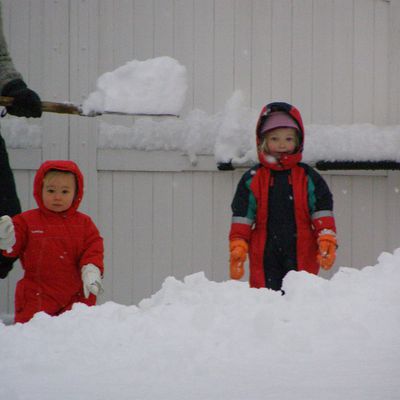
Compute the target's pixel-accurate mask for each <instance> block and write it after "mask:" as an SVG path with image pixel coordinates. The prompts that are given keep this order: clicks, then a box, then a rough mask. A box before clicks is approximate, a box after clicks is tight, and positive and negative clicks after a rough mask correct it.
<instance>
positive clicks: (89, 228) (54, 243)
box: [3, 161, 104, 322]
mask: <svg viewBox="0 0 400 400" xmlns="http://www.w3.org/2000/svg"><path fill="white" fill-rule="evenodd" d="M51 169H57V170H63V171H70V172H72V173H73V174H74V175H75V177H76V182H77V188H76V195H75V199H74V201H73V203H72V205H71V207H70V208H69V209H68V210H67V211H65V212H61V213H57V212H53V211H50V210H48V209H46V208H45V207H44V205H43V201H42V185H43V177H44V175H45V174H46V172H48V171H49V170H51ZM33 194H34V197H35V200H36V202H37V204H38V206H39V208H37V209H34V210H29V211H25V212H23V213H21V214H18V215H16V216H15V217H13V222H14V226H15V234H16V244H15V245H14V246H13V249H12V252H11V253H6V252H3V254H4V255H6V256H9V257H19V258H20V261H21V264H22V266H23V268H24V276H23V278H22V279H21V280H20V281H19V282H18V283H17V287H16V292H15V322H27V321H29V320H30V319H31V318H32V317H33V315H34V314H35V313H37V312H39V311H44V312H46V313H47V314H49V315H59V314H61V313H62V312H64V311H66V310H70V309H71V308H72V305H73V304H74V303H77V302H81V303H85V304H87V305H94V304H95V303H96V297H95V296H94V295H93V294H91V295H90V296H89V298H88V299H86V298H85V297H84V294H83V284H82V279H81V268H82V267H83V266H84V265H86V264H89V263H91V264H94V265H95V266H96V267H98V268H99V269H100V271H101V273H103V253H104V250H103V239H102V238H101V236H100V234H99V231H98V229H97V228H96V226H95V224H94V223H93V221H92V220H91V219H90V217H89V216H87V215H85V214H82V213H81V212H79V211H77V209H78V206H79V204H80V202H81V200H82V197H83V176H82V173H81V171H80V170H79V167H78V166H77V165H76V164H75V163H74V162H73V161H46V162H45V163H43V164H42V166H41V167H40V168H39V170H38V171H37V173H36V176H35V181H34V191H33Z"/></svg>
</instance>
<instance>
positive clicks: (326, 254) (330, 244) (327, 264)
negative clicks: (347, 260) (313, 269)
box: [317, 234, 337, 270]
mask: <svg viewBox="0 0 400 400" xmlns="http://www.w3.org/2000/svg"><path fill="white" fill-rule="evenodd" d="M318 247H319V254H318V256H317V260H318V263H319V265H320V266H321V267H322V268H323V269H325V270H329V269H331V268H332V265H333V263H334V262H335V259H336V248H337V241H336V236H335V235H334V234H323V235H321V236H320V237H319V238H318Z"/></svg>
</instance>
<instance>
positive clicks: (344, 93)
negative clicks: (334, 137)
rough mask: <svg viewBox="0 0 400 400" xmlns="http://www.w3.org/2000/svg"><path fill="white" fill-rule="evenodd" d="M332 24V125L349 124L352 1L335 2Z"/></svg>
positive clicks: (340, 0) (350, 121)
mask: <svg viewBox="0 0 400 400" xmlns="http://www.w3.org/2000/svg"><path fill="white" fill-rule="evenodd" d="M333 24H334V26H333V29H334V36H333V64H332V68H333V87H332V115H333V120H332V123H334V124H351V123H352V122H353V43H354V35H353V29H354V26H353V1H349V0H335V2H334V10H333Z"/></svg>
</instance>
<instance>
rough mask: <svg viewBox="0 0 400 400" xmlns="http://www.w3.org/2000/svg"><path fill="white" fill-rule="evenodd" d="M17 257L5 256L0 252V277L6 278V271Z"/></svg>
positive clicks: (7, 271)
mask: <svg viewBox="0 0 400 400" xmlns="http://www.w3.org/2000/svg"><path fill="white" fill-rule="evenodd" d="M16 260H17V258H10V257H5V256H3V255H2V254H0V279H5V278H7V275H8V273H9V272H10V271H11V270H12V269H13V264H14V262H15V261H16Z"/></svg>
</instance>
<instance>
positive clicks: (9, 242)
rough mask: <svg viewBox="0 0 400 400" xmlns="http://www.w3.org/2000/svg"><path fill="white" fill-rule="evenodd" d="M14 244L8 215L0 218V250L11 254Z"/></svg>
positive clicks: (11, 223) (12, 226)
mask: <svg viewBox="0 0 400 400" xmlns="http://www.w3.org/2000/svg"><path fill="white" fill-rule="evenodd" d="M14 244H15V232H14V224H13V222H12V219H11V218H10V217H9V216H8V215H3V216H2V217H0V249H2V250H7V251H9V252H11V249H12V247H13V246H14Z"/></svg>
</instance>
